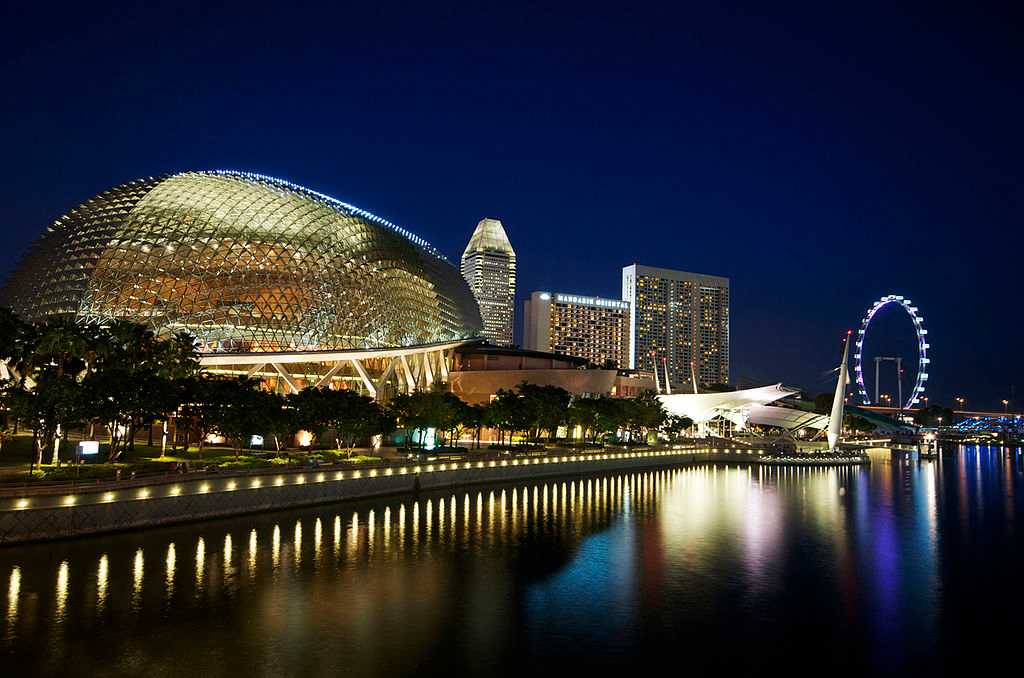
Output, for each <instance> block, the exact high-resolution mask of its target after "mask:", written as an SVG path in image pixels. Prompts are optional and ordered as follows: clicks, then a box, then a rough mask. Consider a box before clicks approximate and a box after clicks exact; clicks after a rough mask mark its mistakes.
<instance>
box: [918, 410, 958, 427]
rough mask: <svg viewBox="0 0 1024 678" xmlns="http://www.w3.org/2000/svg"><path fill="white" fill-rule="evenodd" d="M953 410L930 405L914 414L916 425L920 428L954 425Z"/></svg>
mask: <svg viewBox="0 0 1024 678" xmlns="http://www.w3.org/2000/svg"><path fill="white" fill-rule="evenodd" d="M953 416H954V415H953V410H951V409H950V408H948V407H943V406H942V405H929V406H928V407H926V408H924V409H920V410H917V411H916V412H915V413H914V423H915V424H917V425H918V426H931V427H934V426H940V425H941V424H945V425H946V426H950V425H952V424H953Z"/></svg>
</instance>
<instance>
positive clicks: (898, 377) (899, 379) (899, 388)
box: [876, 358, 903, 410]
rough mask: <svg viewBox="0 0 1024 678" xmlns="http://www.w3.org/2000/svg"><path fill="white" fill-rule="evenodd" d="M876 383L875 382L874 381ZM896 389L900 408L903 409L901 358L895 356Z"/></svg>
mask: <svg viewBox="0 0 1024 678" xmlns="http://www.w3.org/2000/svg"><path fill="white" fill-rule="evenodd" d="M876 383H877V382H876ZM896 389H897V393H898V394H899V396H898V397H899V400H897V401H896V402H898V403H899V405H900V409H901V410H902V409H903V358H896Z"/></svg>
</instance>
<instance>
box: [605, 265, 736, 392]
mask: <svg viewBox="0 0 1024 678" xmlns="http://www.w3.org/2000/svg"><path fill="white" fill-rule="evenodd" d="M622 298H623V300H625V301H628V302H629V303H630V326H631V328H632V331H631V333H630V340H629V366H630V367H631V368H633V369H639V370H653V369H654V365H655V360H656V359H657V361H658V363H657V364H658V366H659V369H660V370H661V372H660V374H664V371H663V370H664V369H665V368H664V367H662V360H663V359H664V360H665V364H667V366H668V373H669V377H670V379H671V381H672V383H673V384H678V385H686V386H689V385H690V384H691V383H692V380H693V377H692V374H693V372H692V371H691V367H692V366H693V367H695V368H696V376H697V382H698V384H704V385H707V384H714V383H722V384H725V383H728V382H729V279H728V278H722V277H719V276H715V275H702V274H699V273H686V272H684V271H673V270H670V269H667V268H654V267H653V266H641V265H640V264H632V265H631V266H626V267H624V268H623V269H622Z"/></svg>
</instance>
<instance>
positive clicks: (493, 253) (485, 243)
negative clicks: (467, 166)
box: [462, 219, 516, 346]
mask: <svg viewBox="0 0 1024 678" xmlns="http://www.w3.org/2000/svg"><path fill="white" fill-rule="evenodd" d="M462 277H463V278H465V279H466V282H467V283H469V288H470V289H471V290H472V291H473V295H474V296H475V297H476V301H477V303H478V304H479V305H480V316H481V317H482V319H483V323H484V325H483V336H484V337H486V338H487V339H489V340H490V341H491V342H492V343H494V344H497V345H499V346H511V345H512V329H513V327H514V326H515V324H514V323H515V305H516V252H515V250H513V249H512V244H511V243H510V242H509V241H508V235H506V234H505V227H504V226H502V225H501V222H500V221H498V220H497V219H481V220H480V223H478V224H477V225H476V230H474V231H473V237H472V238H470V239H469V244H468V245H466V251H465V252H463V253H462Z"/></svg>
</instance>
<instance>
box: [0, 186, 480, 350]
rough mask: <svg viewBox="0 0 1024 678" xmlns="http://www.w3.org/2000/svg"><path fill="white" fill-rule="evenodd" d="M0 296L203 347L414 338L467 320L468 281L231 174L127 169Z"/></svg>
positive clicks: (363, 343) (470, 310) (299, 192)
mask: <svg viewBox="0 0 1024 678" xmlns="http://www.w3.org/2000/svg"><path fill="white" fill-rule="evenodd" d="M0 303H4V304H6V305H9V306H11V307H12V308H14V309H15V310H16V311H17V312H18V313H20V314H21V315H23V316H24V317H27V318H30V319H41V318H46V317H53V316H65V317H74V318H77V319H79V320H82V321H100V322H102V321H105V320H109V319H113V318H125V319H129V320H134V321H136V322H140V323H143V324H145V325H147V326H149V327H150V328H151V329H153V330H155V331H156V332H158V333H168V332H177V331H182V330H184V331H188V332H190V333H192V334H193V335H194V336H195V337H196V338H197V340H198V342H199V345H200V350H201V351H203V352H206V353H215V352H268V351H312V350H344V349H368V348H389V347H403V346H416V345H422V344H431V343H435V342H444V341H453V340H458V339H464V338H469V337H473V336H477V335H478V334H479V333H480V331H481V319H480V312H479V309H478V307H477V304H476V301H475V300H474V298H473V295H472V293H471V292H470V289H469V287H468V286H467V285H466V283H465V281H464V280H463V279H462V276H461V275H460V274H459V271H458V270H457V269H456V268H455V267H454V266H452V265H451V263H450V262H448V261H447V260H446V259H445V258H444V257H443V256H441V255H440V253H438V252H437V250H435V249H434V248H433V247H431V246H430V245H429V243H427V242H426V241H424V240H422V239H420V238H418V237H416V236H414V235H413V234H411V233H409V232H407V231H405V230H404V229H402V228H400V227H398V226H395V225H394V224H391V223H390V222H387V221H385V220H383V219H381V218H379V217H376V216H374V215H372V214H370V213H368V212H365V211H363V210H360V209H358V208H356V207H353V206H351V205H347V204H345V203H342V202H340V201H337V200H335V199H333V198H330V197H328V196H325V195H322V194H319V193H316V192H314V191H310V190H308V189H305V188H302V187H300V186H296V185H294V184H290V183H288V182H284V181H281V180H278V179H273V178H270V177H264V176H261V175H253V174H242V173H236V172H185V173H181V174H175V175H171V176H164V177H160V178H155V179H145V180H140V181H133V182H129V183H126V184H122V185H121V186H118V187H116V188H113V189H110V190H109V191H106V192H105V193H102V194H100V195H98V196H96V197H95V198H92V199H91V200H89V201H87V202H85V203H84V204H82V205H81V206H79V207H77V208H75V209H73V210H71V211H70V212H68V213H67V214H66V215H64V216H62V217H61V218H60V219H58V220H57V221H56V222H55V223H54V224H53V225H51V226H50V227H49V229H47V231H46V232H45V233H44V234H43V236H42V237H41V238H40V239H39V240H38V241H37V242H36V243H35V244H34V245H33V246H32V248H31V249H30V250H29V251H28V253H27V254H26V255H25V257H24V258H23V259H22V261H21V262H20V264H19V265H18V267H17V269H16V270H15V272H14V274H13V275H12V276H11V279H10V281H9V282H8V285H7V286H6V288H5V289H4V291H3V293H2V295H0Z"/></svg>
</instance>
